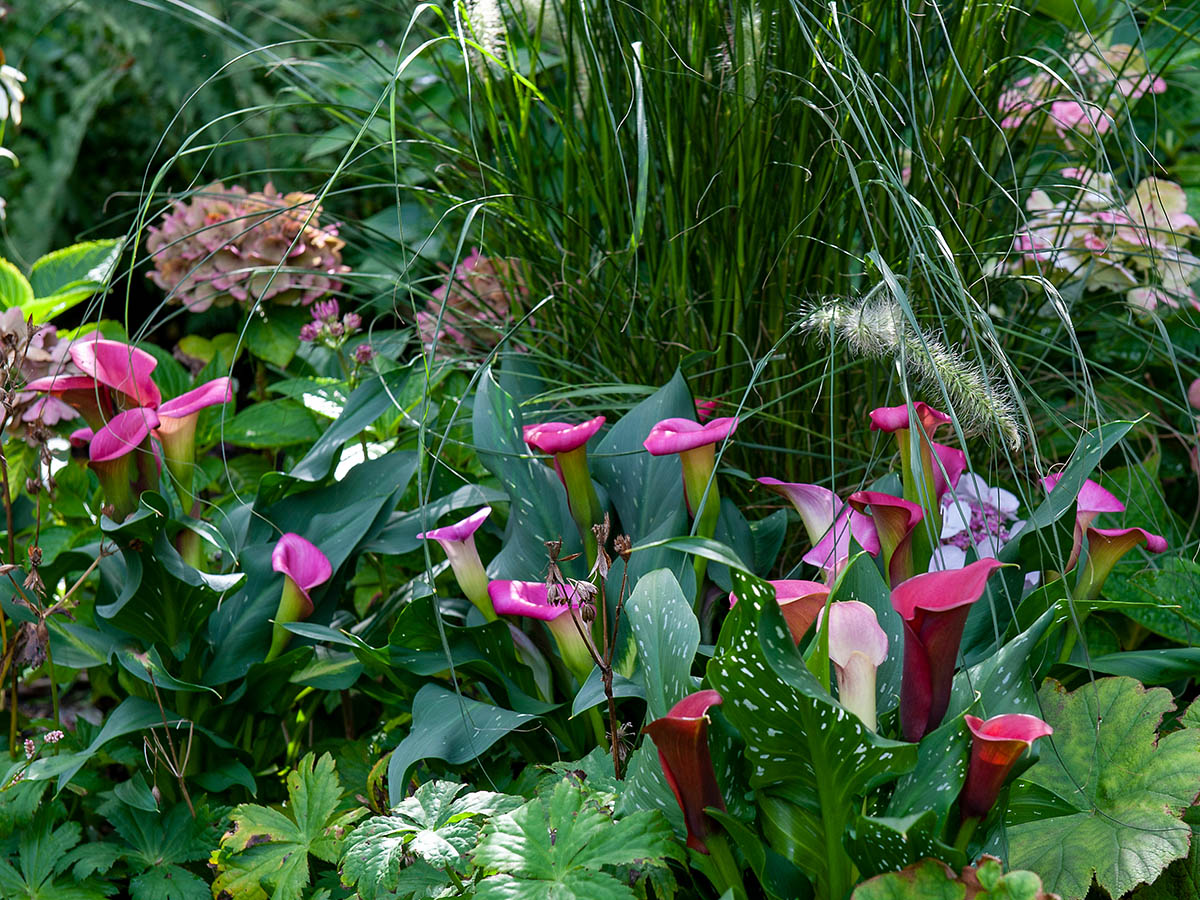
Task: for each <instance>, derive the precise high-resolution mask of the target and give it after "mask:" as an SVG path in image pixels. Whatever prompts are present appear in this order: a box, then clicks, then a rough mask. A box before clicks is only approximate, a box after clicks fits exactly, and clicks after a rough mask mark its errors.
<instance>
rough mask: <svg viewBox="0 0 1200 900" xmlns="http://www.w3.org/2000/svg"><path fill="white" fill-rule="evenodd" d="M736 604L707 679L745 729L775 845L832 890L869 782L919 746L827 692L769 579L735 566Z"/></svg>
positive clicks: (894, 772)
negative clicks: (877, 729)
mask: <svg viewBox="0 0 1200 900" xmlns="http://www.w3.org/2000/svg"><path fill="white" fill-rule="evenodd" d="M734 580H735V585H736V591H737V594H738V604H737V606H735V607H734V608H733V610H732V612H731V613H730V615H729V616H728V617H727V618H726V620H725V623H724V626H723V627H722V629H721V636H720V640H719V641H718V644H717V650H716V654H715V656H714V657H713V659H712V661H711V662H710V663H709V666H708V680H709V682H710V683H711V684H712V686H713V687H714V688H715V689H716V690H718V691H720V693H721V696H722V697H723V698H724V703H723V705H722V707H721V712H722V713H723V714H724V715H725V716H726V718H728V719H729V721H730V722H731V723H732V724H733V725H734V726H735V727H736V728H737V729H738V730H739V731H740V732H741V734H742V738H743V739H744V740H745V742H746V751H745V753H746V758H747V761H748V762H749V764H750V786H751V787H752V788H754V789H755V790H756V791H757V792H758V797H759V803H760V805H762V807H763V812H764V816H765V817H766V818H767V819H768V820H769V821H770V823H771V826H770V827H768V828H767V829H766V833H767V835H768V839H769V840H770V841H771V843H772V845H773V846H774V847H775V849H776V850H778V851H779V852H781V853H783V854H784V855H785V856H788V857H789V858H790V859H791V860H792V861H793V862H794V863H796V865H798V866H800V868H801V869H803V870H804V871H806V872H808V873H810V874H811V875H812V876H813V878H814V879H815V881H816V882H817V883H818V884H819V885H824V889H825V890H826V891H827V892H828V893H829V894H830V895H832V896H842V895H843V894H844V893H845V891H847V890H848V889H849V887H850V886H851V885H850V879H851V875H850V864H849V860H848V858H847V857H846V854H845V853H844V851H843V850H842V839H843V835H844V834H845V832H846V829H847V827H848V826H849V825H850V824H851V823H852V822H853V821H854V818H855V816H856V815H857V814H858V811H859V809H861V798H862V797H863V795H864V794H865V793H866V792H867V791H868V790H869V789H870V788H872V787H874V786H876V785H879V784H883V783H885V782H887V781H890V780H893V779H895V778H897V777H898V776H900V775H901V774H903V773H905V772H908V771H910V770H911V769H912V768H913V767H914V766H915V765H916V762H917V747H916V745H914V744H906V743H901V742H898V741H890V740H887V739H885V738H881V737H879V736H878V735H875V734H873V733H871V732H870V731H868V730H867V729H866V728H865V727H863V725H862V723H861V722H860V721H859V720H858V718H857V717H855V716H853V715H851V714H850V713H848V712H846V710H845V709H843V708H842V707H841V706H840V705H839V704H838V703H837V702H836V701H835V700H834V699H833V698H832V697H831V696H830V695H829V693H828V692H827V691H825V690H824V689H823V688H822V687H821V686H820V684H818V682H817V680H816V678H815V677H814V676H813V675H812V673H811V672H809V671H808V669H807V668H806V667H805V665H804V660H803V659H802V658H801V657H800V654H799V653H798V652H797V651H796V648H795V644H794V643H793V641H792V638H791V634H790V632H789V631H788V628H787V625H786V623H785V622H784V619H783V615H782V614H781V613H780V611H779V606H778V604H777V603H776V602H775V599H774V591H773V590H772V588H771V586H770V585H768V584H767V583H766V582H763V581H761V580H760V579H757V578H751V577H748V576H745V575H743V574H742V573H735V575H734Z"/></svg>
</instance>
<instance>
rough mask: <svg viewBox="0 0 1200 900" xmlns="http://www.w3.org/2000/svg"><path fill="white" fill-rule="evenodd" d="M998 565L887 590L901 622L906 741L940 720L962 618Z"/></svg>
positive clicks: (987, 562)
mask: <svg viewBox="0 0 1200 900" xmlns="http://www.w3.org/2000/svg"><path fill="white" fill-rule="evenodd" d="M1003 565H1004V563H1002V562H1000V560H998V559H981V560H978V561H976V562H973V563H971V564H970V565H969V566H964V567H963V568H961V569H951V570H948V571H944V572H929V573H927V574H924V575H917V576H914V577H913V578H910V579H908V581H905V582H904V583H903V584H901V585H899V586H898V587H896V588H894V589H893V590H892V606H893V608H895V610H896V612H898V613H900V616H901V618H903V619H904V674H903V676H902V679H901V682H900V730H901V732H902V733H903V735H904V739H905V740H906V741H919V740H920V739H921V738H923V737H925V735H927V734H928V733H929V732H931V731H933V729H935V728H937V727H938V725H940V724H941V722H942V719H943V718H944V717H945V715H946V710H947V709H948V708H949V706H950V687H951V684H952V683H953V681H954V664H955V661H956V660H957V658H958V645H959V642H960V641H962V633H963V627H964V626H965V625H966V624H967V613H968V612H970V609H971V604H972V603H974V602H975V601H976V600H978V599H979V598H980V597H982V596H983V589H984V588H985V587H986V586H987V580H988V578H989V577H990V576H991V574H992V573H993V572H995V571H996V570H997V569H999V568H1001V567H1002V566H1003Z"/></svg>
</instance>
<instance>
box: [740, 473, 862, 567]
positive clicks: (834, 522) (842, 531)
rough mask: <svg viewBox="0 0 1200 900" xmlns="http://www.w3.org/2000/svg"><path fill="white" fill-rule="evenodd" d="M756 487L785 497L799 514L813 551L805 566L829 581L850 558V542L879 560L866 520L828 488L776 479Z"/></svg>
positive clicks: (760, 482)
mask: <svg viewBox="0 0 1200 900" xmlns="http://www.w3.org/2000/svg"><path fill="white" fill-rule="evenodd" d="M758 483H759V484H761V485H762V486H763V487H765V488H767V489H768V490H771V491H774V492H775V493H777V494H779V495H780V496H782V497H786V498H787V499H788V500H789V501H790V502H791V504H792V506H793V507H795V509H796V512H797V513H799V514H800V520H801V521H802V522H803V523H804V530H805V531H806V532H808V539H809V541H810V542H811V543H812V545H813V547H812V549H811V550H810V551H809V552H808V553H807V554H805V556H804V562H806V563H810V564H812V565H814V566H816V567H817V568H819V569H821V570H823V571H824V572H825V574H826V577H827V578H829V580H830V581H832V580H833V578H835V577H836V576H837V573H838V572H839V571H841V569H842V567H843V566H845V564H846V561H847V560H848V559H849V557H850V538H851V537H853V538H854V540H855V541H857V542H858V545H859V546H860V547H862V548H863V549H864V550H866V551H867V552H868V553H870V554H871V555H872V556H878V555H879V551H880V545H879V536H878V534H877V533H876V531H875V524H874V522H872V521H871V519H870V518H869V517H868V516H865V515H863V514H862V513H861V512H859V511H858V510H855V509H853V508H852V507H850V506H848V505H846V504H844V503H843V502H842V501H841V500H840V499H839V498H838V496H837V494H835V493H834V492H833V491H831V490H829V488H825V487H821V486H820V485H818V484H795V483H791V482H786V481H780V480H779V479H778V478H769V477H768V478H759V479H758Z"/></svg>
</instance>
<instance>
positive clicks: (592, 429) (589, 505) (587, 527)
mask: <svg viewBox="0 0 1200 900" xmlns="http://www.w3.org/2000/svg"><path fill="white" fill-rule="evenodd" d="M604 421H605V419H604V416H596V417H595V418H594V419H591V420H589V421H587V422H583V423H581V424H579V425H570V424H568V423H566V422H542V423H541V424H539V425H526V426H525V427H524V428H523V429H522V435H523V437H524V439H525V443H526V444H528V445H529V446H530V447H531V448H532V449H534V450H538V451H540V452H542V453H549V454H550V455H551V456H553V457H554V471H555V472H557V473H558V480H559V481H561V482H562V485H563V488H564V489H565V490H566V492H567V506H568V508H569V509H570V510H571V518H572V519H574V520H575V524H576V526H577V527H578V528H579V536H580V537H581V538H582V539H583V546H584V548H585V549H586V550H587V557H588V565H591V564H592V563H594V562H595V561H596V536H595V534H594V533H593V532H592V527H593V526H594V525H598V524H599V523H600V522H601V521H602V520H603V518H604V510H603V509H602V508H601V507H600V498H599V496H597V494H596V487H595V485H593V484H592V476H591V472H589V471H588V463H587V443H588V441H589V440H591V438H592V437H593V436H594V435H595V434H596V432H597V431H599V430H600V428H601V426H602V425H604Z"/></svg>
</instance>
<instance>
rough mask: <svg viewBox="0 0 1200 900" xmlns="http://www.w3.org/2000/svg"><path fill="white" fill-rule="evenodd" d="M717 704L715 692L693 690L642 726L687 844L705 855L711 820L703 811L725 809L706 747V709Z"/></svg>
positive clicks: (719, 696) (717, 699)
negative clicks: (680, 815)
mask: <svg viewBox="0 0 1200 900" xmlns="http://www.w3.org/2000/svg"><path fill="white" fill-rule="evenodd" d="M720 703H721V695H720V694H719V693H717V692H716V691H697V692H696V693H694V694H690V695H689V696H687V697H684V698H683V699H682V700H680V701H679V702H678V703H676V704H675V705H674V706H673V707H671V711H670V712H669V713H667V714H666V715H665V716H663V717H662V718H661V719H655V720H654V721H653V722H651V723H649V724H648V725H647V726H646V727H645V728H644V729H642V730H643V731H645V733H646V734H648V735H650V737H651V738H652V739H653V740H654V746H655V748H656V749H657V750H658V761H659V762H660V763H661V764H662V769H663V775H664V776H665V777H666V779H667V784H668V785H670V787H671V793H673V794H674V795H675V800H676V801H677V802H678V803H679V808H680V809H681V810H683V821H684V824H685V825H686V826H687V845H688V846H689V847H691V848H692V849H693V850H696V851H697V852H699V853H705V854H707V853H708V847H707V846H706V845H705V843H704V839H705V837H707V836H708V835H709V834H710V833H711V832H712V830H713V821H712V819H711V818H709V816H708V814H707V813H706V812H705V810H706V809H707V808H709V807H713V808H715V809H720V810H722V811H723V810H724V809H725V798H724V797H723V796H722V795H721V787H720V785H718V784H717V774H716V772H715V771H714V769H713V764H712V754H711V753H710V752H709V749H708V711H709V709H711V708H712V707H714V706H718V705H720Z"/></svg>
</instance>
